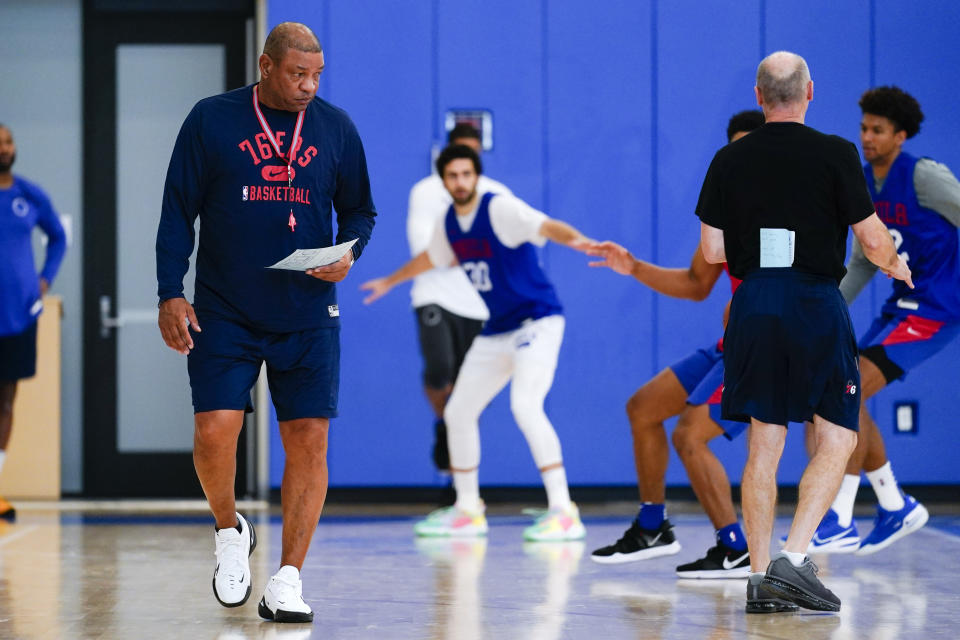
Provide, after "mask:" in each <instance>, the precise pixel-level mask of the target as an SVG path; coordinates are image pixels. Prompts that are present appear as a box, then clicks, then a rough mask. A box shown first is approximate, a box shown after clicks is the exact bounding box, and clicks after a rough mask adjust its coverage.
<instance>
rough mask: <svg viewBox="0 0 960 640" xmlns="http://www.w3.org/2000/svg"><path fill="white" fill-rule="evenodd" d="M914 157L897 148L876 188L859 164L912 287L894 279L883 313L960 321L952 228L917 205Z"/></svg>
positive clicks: (958, 262)
mask: <svg viewBox="0 0 960 640" xmlns="http://www.w3.org/2000/svg"><path fill="white" fill-rule="evenodd" d="M916 164H917V158H915V157H914V156H911V155H909V154H906V153H903V152H901V153H900V155H898V156H897V158H896V160H894V161H893V165H892V166H891V167H890V172H889V173H888V174H887V178H886V180H884V182H883V188H882V189H881V190H880V192H879V193H878V192H877V190H876V187H875V183H874V179H873V169H872V167H871V166H870V164H869V163H868V164H866V165H864V167H863V171H864V174H865V176H866V179H867V187H868V188H869V189H870V196H871V197H872V198H873V202H874V205H875V206H876V208H877V215H878V216H880V219H881V220H883V222H884V224H886V225H887V228H888V229H889V230H890V234H891V235H892V236H893V240H894V244H895V245H896V247H897V251H898V252H899V253H900V255H902V256H903V257H904V258H905V259H906V260H907V266H909V267H910V270H911V271H912V273H913V283H914V285H915V286H916V289H912V290H911V289H910V288H909V287H907V285H906V284H904V283H903V282H901V281H900V280H894V281H893V294H892V295H891V296H890V297H889V298H887V301H886V302H885V303H884V305H883V309H882V311H883V313H889V314H893V315H905V314H909V313H912V314H914V315H918V316H921V317H924V318H929V319H931V320H939V321H942V322H957V321H960V256H958V245H960V241H958V234H957V228H956V227H955V226H953V225H952V224H950V222H948V221H947V220H946V219H945V218H944V217H943V216H941V215H940V214H939V213H937V212H936V211H934V210H933V209H928V208H926V207H921V206H920V203H919V201H918V200H917V192H916V190H915V189H914V185H913V171H914V168H915V167H916Z"/></svg>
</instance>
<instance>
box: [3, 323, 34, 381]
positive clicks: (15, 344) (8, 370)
mask: <svg viewBox="0 0 960 640" xmlns="http://www.w3.org/2000/svg"><path fill="white" fill-rule="evenodd" d="M36 373H37V323H36V322H34V323H33V324H32V325H30V326H29V327H27V328H26V330H24V331H23V332H22V333H15V334H13V335H12V336H2V337H0V382H15V381H16V380H21V379H23V378H32V377H33V376H34V375H36Z"/></svg>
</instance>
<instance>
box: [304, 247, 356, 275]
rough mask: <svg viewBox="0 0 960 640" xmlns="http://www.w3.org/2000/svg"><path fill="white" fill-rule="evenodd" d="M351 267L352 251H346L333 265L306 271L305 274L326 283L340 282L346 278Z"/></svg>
mask: <svg viewBox="0 0 960 640" xmlns="http://www.w3.org/2000/svg"><path fill="white" fill-rule="evenodd" d="M352 266H353V251H347V252H346V253H345V254H343V257H342V258H340V259H339V260H337V261H336V262H334V263H333V264H328V265H326V266H325V267H317V268H316V269H307V270H306V271H305V273H306V274H307V275H308V276H313V277H314V278H316V279H318V280H326V281H327V282H340V281H341V280H343V279H344V278H346V277H347V273H349V272H350V267H352Z"/></svg>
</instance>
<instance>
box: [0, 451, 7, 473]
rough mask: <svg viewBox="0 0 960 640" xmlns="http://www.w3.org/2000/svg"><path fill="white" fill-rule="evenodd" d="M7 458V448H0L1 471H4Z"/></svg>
mask: <svg viewBox="0 0 960 640" xmlns="http://www.w3.org/2000/svg"><path fill="white" fill-rule="evenodd" d="M6 459H7V451H6V449H0V471H3V461H4V460H6Z"/></svg>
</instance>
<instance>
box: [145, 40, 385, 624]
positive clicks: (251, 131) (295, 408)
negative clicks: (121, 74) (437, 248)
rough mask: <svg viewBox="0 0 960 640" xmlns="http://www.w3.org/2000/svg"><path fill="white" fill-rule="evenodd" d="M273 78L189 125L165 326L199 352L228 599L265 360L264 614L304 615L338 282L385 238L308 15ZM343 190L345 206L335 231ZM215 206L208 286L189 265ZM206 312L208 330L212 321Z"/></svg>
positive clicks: (169, 198)
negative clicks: (272, 561)
mask: <svg viewBox="0 0 960 640" xmlns="http://www.w3.org/2000/svg"><path fill="white" fill-rule="evenodd" d="M259 64H260V73H261V81H260V83H258V84H256V85H253V86H248V87H244V88H242V89H237V90H235V91H230V92H227V93H224V94H222V95H218V96H213V97H211V98H206V99H204V100H201V101H200V102H199V103H197V105H196V106H195V107H194V108H193V110H192V111H191V112H190V114H189V115H188V116H187V119H186V121H185V122H184V124H183V127H182V129H181V130H180V135H179V136H178V137H177V142H176V146H175V147H174V150H173V155H172V157H171V159H170V167H169V169H168V172H167V181H166V185H165V188H164V196H163V209H162V213H161V218H160V226H159V230H158V232H157V279H158V293H159V297H160V319H159V324H160V331H161V333H162V335H163V339H164V341H165V342H166V344H167V345H168V346H169V347H170V348H172V349H174V350H175V351H177V352H179V353H182V354H185V355H188V360H187V368H188V371H189V374H190V386H191V389H192V394H193V406H194V412H195V437H194V462H195V466H196V469H197V476H198V477H199V479H200V483H201V485H202V486H203V490H204V493H205V494H206V496H207V500H208V502H209V504H210V508H211V510H212V511H213V514H214V517H215V518H216V527H217V532H216V553H217V569H216V572H215V573H214V582H213V589H214V595H215V596H216V597H217V600H218V601H219V602H220V603H221V604H223V605H224V606H227V607H235V606H240V605H242V604H243V603H244V602H246V600H247V598H248V597H249V596H250V591H251V579H250V567H249V561H248V559H247V557H248V556H249V554H250V553H251V552H252V551H253V548H254V547H255V546H256V534H255V532H254V529H253V526H252V525H251V524H250V523H249V522H248V521H247V520H246V519H245V518H244V517H243V516H242V515H240V514H239V513H237V512H236V503H235V499H234V493H233V487H234V479H235V475H236V446H237V438H238V436H239V433H240V429H241V427H242V425H243V413H244V411H245V410H250V408H251V407H250V389H251V388H252V386H253V384H254V383H255V381H256V379H257V376H258V375H259V372H260V367H261V365H262V363H264V362H266V365H267V378H268V380H269V383H270V390H271V394H272V398H273V403H274V406H275V407H276V410H277V418H278V420H279V422H280V436H281V439H282V440H283V444H284V449H285V451H286V469H285V471H284V477H283V485H282V488H281V496H282V502H283V545H282V549H281V557H280V564H281V567H280V570H279V571H278V572H277V573H276V574H275V575H274V576H273V577H272V578H271V579H270V581H269V582H268V583H267V587H266V589H265V591H264V595H263V598H262V599H261V601H260V606H259V613H260V615H261V616H263V617H265V618H267V619H271V620H276V621H277V622H305V621H310V620H312V619H313V612H312V610H311V609H310V607H309V605H307V604H306V602H304V600H303V597H302V594H301V581H300V573H299V571H300V569H301V567H302V566H303V561H304V558H305V556H306V553H307V549H308V547H309V545H310V539H311V537H312V535H313V531H314V530H315V529H316V527H317V521H318V519H319V517H320V512H321V510H322V508H323V502H324V499H325V498H326V491H327V466H326V450H327V432H328V428H329V420H330V418H333V417H335V416H336V415H337V395H338V385H339V374H340V338H339V322H340V319H339V316H340V311H339V308H338V306H337V298H336V287H335V285H334V283H336V282H340V281H341V280H343V279H344V278H345V277H346V276H347V273H348V272H349V270H350V267H351V265H352V264H353V262H354V260H355V259H356V258H359V257H360V254H361V252H362V251H363V248H364V246H365V245H366V243H367V241H368V240H369V238H370V234H371V231H372V229H373V224H374V216H375V215H376V211H375V210H374V207H373V201H372V198H371V195H370V181H369V178H368V176H367V166H366V159H365V156H364V153H363V146H362V145H361V142H360V137H359V135H358V134H357V130H356V128H355V127H354V125H353V123H352V122H351V120H350V118H349V116H347V114H346V113H345V112H344V111H342V110H341V109H338V108H337V107H334V106H333V105H331V104H329V103H328V102H326V101H324V100H321V99H320V98H317V97H316V92H317V86H318V81H319V77H320V73H321V72H322V71H323V68H324V56H323V50H322V49H321V47H320V43H319V42H318V41H317V38H316V36H314V34H313V32H312V31H310V29H309V28H308V27H306V26H305V25H302V24H298V23H282V24H280V25H278V26H277V27H275V28H274V29H273V30H272V31H271V32H270V35H269V36H268V37H267V41H266V43H265V44H264V53H263V55H262V56H260V61H259ZM331 205H332V206H333V207H335V208H336V212H337V234H336V237H334V234H333V222H332V210H331ZM197 216H199V217H200V244H199V248H198V251H197V277H196V299H195V300H194V305H195V308H194V307H193V306H191V305H190V304H189V303H188V302H187V301H186V300H185V299H184V297H183V276H184V274H185V273H186V271H187V266H188V260H189V256H190V253H191V251H192V250H193V244H194V231H193V225H194V221H195V220H196V218H197ZM350 240H355V241H356V243H355V244H354V245H353V247H352V250H351V251H348V252H347V253H346V254H345V255H344V256H343V258H342V259H341V260H340V261H338V262H336V263H334V264H331V265H328V266H325V267H320V268H317V269H309V270H307V271H306V272H305V273H301V272H294V271H282V270H273V269H266V268H265V267H267V266H268V265H271V264H274V263H275V262H277V261H278V260H280V259H281V258H284V257H285V256H287V255H289V254H290V253H291V252H292V251H294V250H296V249H305V248H316V247H323V246H328V245H331V244H333V243H334V241H336V242H337V243H341V242H347V241H350ZM201 327H202V332H201Z"/></svg>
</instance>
